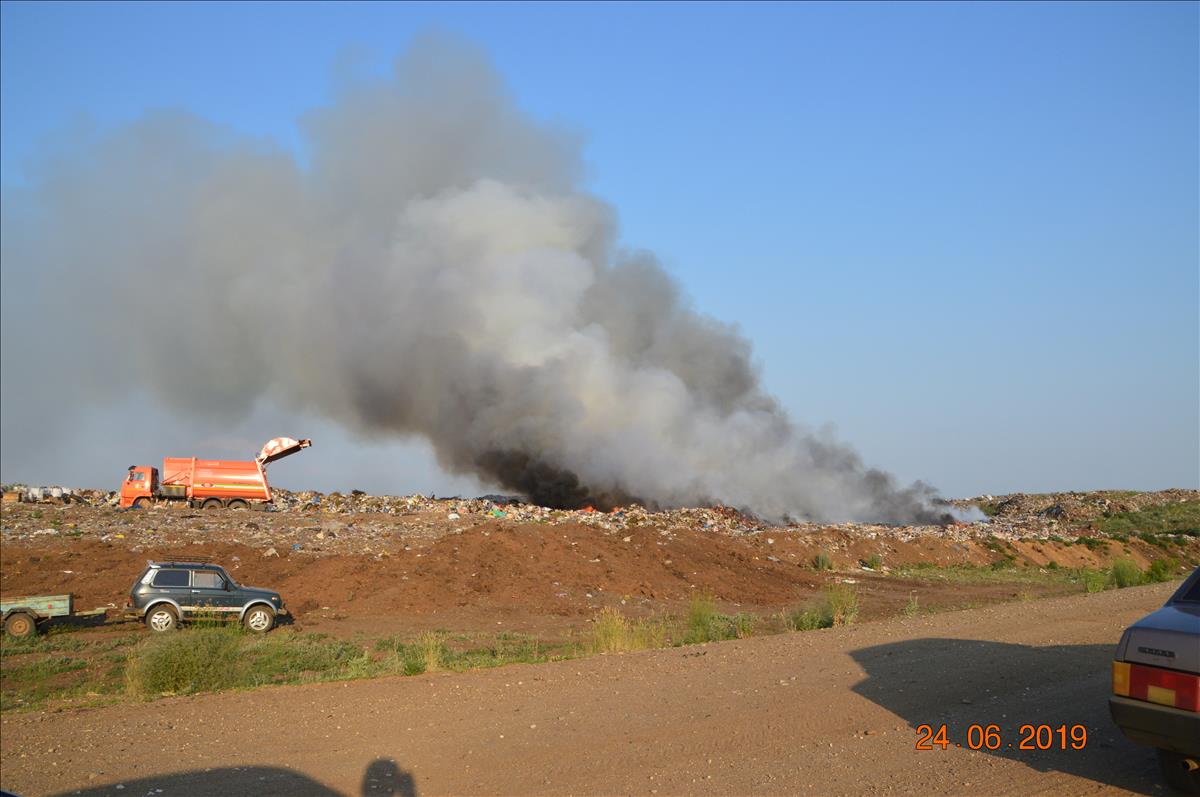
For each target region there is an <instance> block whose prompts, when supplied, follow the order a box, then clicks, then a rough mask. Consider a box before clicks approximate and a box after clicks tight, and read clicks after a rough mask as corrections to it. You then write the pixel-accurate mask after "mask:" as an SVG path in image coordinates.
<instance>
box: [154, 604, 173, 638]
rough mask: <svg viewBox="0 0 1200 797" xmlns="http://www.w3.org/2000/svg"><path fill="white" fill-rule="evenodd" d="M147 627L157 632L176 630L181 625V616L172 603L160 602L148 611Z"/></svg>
mask: <svg viewBox="0 0 1200 797" xmlns="http://www.w3.org/2000/svg"><path fill="white" fill-rule="evenodd" d="M146 627H147V628H149V629H150V630H151V631H153V632H154V633H156V634H161V633H165V632H167V631H174V630H175V629H176V628H178V627H179V616H178V615H176V614H175V609H173V608H172V607H171V606H170V604H166V603H160V604H159V605H158V606H155V607H154V608H153V609H151V610H150V611H148V612H146Z"/></svg>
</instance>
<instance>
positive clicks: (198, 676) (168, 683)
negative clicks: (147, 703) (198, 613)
mask: <svg viewBox="0 0 1200 797" xmlns="http://www.w3.org/2000/svg"><path fill="white" fill-rule="evenodd" d="M240 642H241V640H240V639H239V638H238V635H237V634H235V633H231V632H230V631H228V630H226V629H223V628H197V629H193V630H188V631H186V632H180V633H174V634H164V635H160V636H155V637H152V638H150V639H147V640H146V641H145V642H143V643H142V644H141V645H139V646H138V648H137V649H136V650H135V651H134V653H133V654H132V655H131V656H130V658H129V663H128V665H127V667H126V670H125V676H126V681H127V683H128V685H129V691H130V692H132V693H133V694H136V695H142V696H150V695H162V694H176V695H182V694H190V693H192V692H212V691H216V690H218V689H228V688H231V687H233V686H236V685H237V683H238V675H239V671H240V670H242V669H243V667H242V663H241V661H240V658H241V657H240V656H239V655H238V654H239V651H240V648H241V644H240Z"/></svg>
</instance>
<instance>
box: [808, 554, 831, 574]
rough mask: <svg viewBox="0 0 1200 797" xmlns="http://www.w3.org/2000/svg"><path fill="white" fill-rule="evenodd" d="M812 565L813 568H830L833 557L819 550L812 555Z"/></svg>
mask: <svg viewBox="0 0 1200 797" xmlns="http://www.w3.org/2000/svg"><path fill="white" fill-rule="evenodd" d="M812 565H813V569H814V570H832V569H833V559H832V558H831V557H830V556H829V554H828V553H826V552H825V551H820V552H819V553H817V555H816V556H814V557H813V560H812Z"/></svg>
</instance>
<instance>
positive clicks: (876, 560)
mask: <svg viewBox="0 0 1200 797" xmlns="http://www.w3.org/2000/svg"><path fill="white" fill-rule="evenodd" d="M867 567H869V568H871V569H872V570H882V569H883V557H882V556H880V555H879V554H877V553H873V554H871V555H870V556H868V557H867Z"/></svg>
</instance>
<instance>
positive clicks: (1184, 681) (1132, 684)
mask: <svg viewBox="0 0 1200 797" xmlns="http://www.w3.org/2000/svg"><path fill="white" fill-rule="evenodd" d="M1112 690H1113V694H1114V695H1121V696H1122V697H1131V698H1133V699H1134V700H1146V701H1149V702H1151V703H1158V704H1160V705H1163V706H1172V707H1174V708H1182V709H1185V710H1186V711H1200V675H1193V674H1191V673H1186V672H1178V671H1176V670H1164V669H1162V668H1161V667H1149V666H1147V665H1145V664H1132V663H1130V662H1127V661H1114V662H1113V666H1112Z"/></svg>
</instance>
